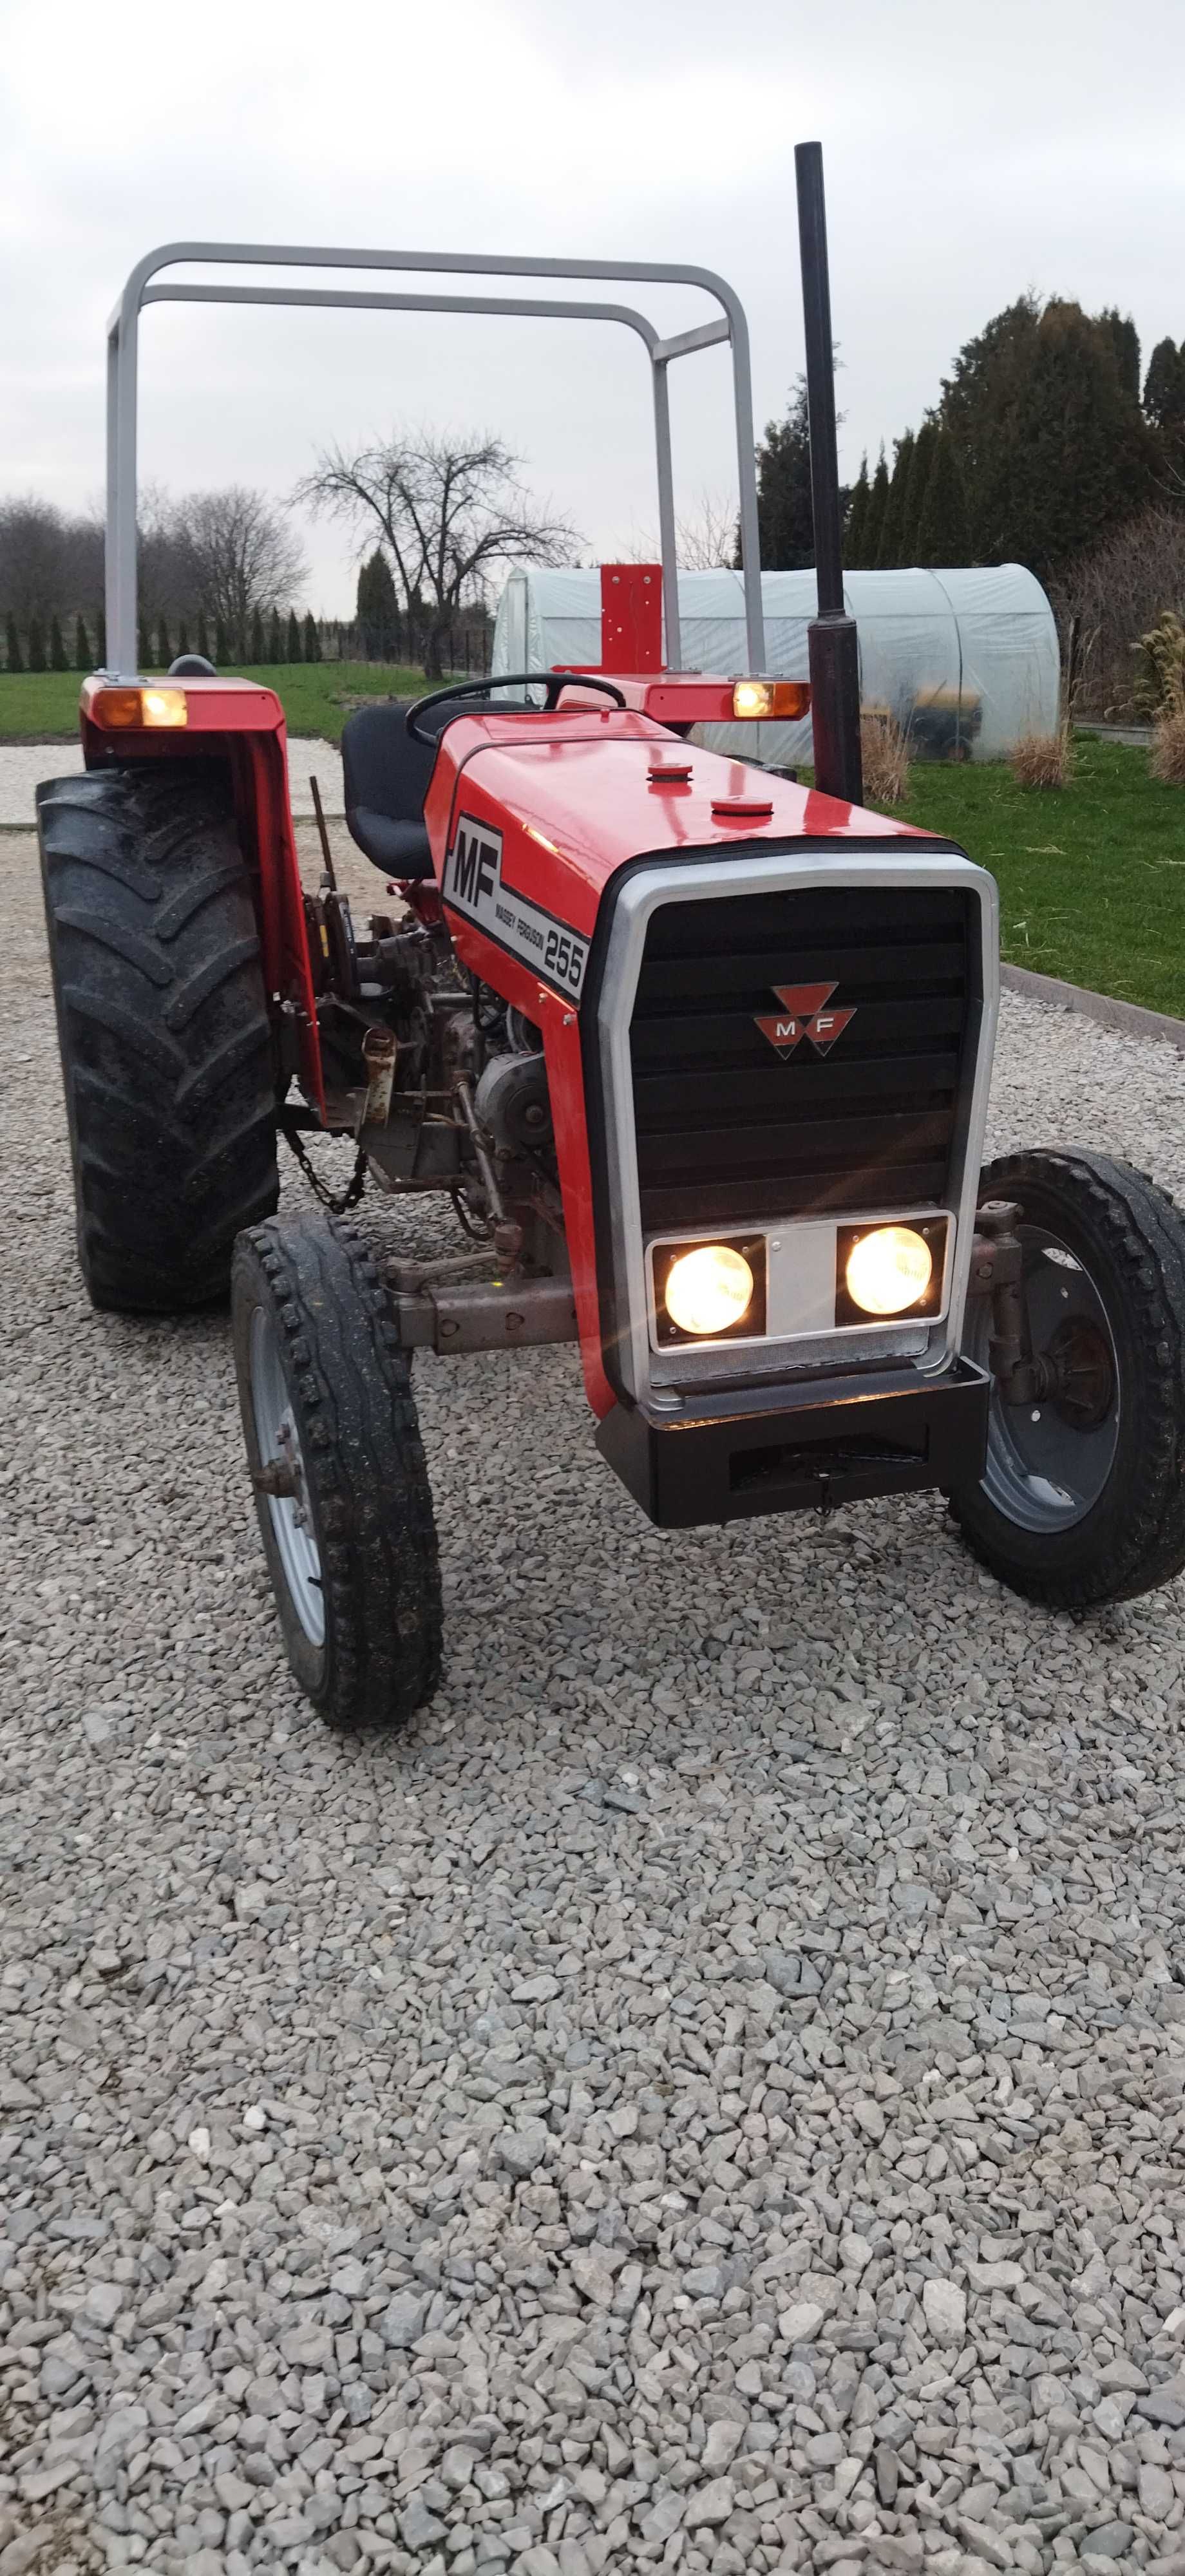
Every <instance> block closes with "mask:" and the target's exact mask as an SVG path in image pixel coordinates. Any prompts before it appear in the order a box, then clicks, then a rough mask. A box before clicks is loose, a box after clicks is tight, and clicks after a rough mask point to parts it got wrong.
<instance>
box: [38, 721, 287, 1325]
mask: <svg viewBox="0 0 1185 2576" xmlns="http://www.w3.org/2000/svg"><path fill="white" fill-rule="evenodd" d="M37 829H38V834H39V837H40V842H41V870H42V881H43V886H44V892H45V914H46V924H47V928H48V931H49V953H50V963H51V966H52V969H53V982H54V998H55V1001H56V1003H57V1015H58V1045H59V1048H60V1052H61V1058H62V1079H63V1083H64V1086H65V1093H66V1117H67V1121H68V1123H69V1129H70V1147H71V1153H72V1156H73V1161H74V1199H75V1207H76V1211H77V1221H78V1258H79V1264H80V1266H81V1270H82V1275H83V1278H84V1279H85V1281H86V1285H87V1288H88V1289H89V1291H90V1296H91V1300H92V1303H93V1304H94V1305H96V1306H100V1307H109V1308H114V1309H115V1311H116V1312H122V1313H129V1314H136V1313H140V1314H166V1315H167V1314H173V1313H176V1312H178V1311H179V1310H180V1309H182V1308H185V1307H188V1306H203V1305H208V1304H210V1303H212V1302H213V1301H215V1300H217V1299H219V1298H224V1297H225V1295H226V1292H227V1288H228V1286H229V1284H230V1262H231V1253H232V1251H233V1248H234V1239H235V1236H236V1234H237V1233H238V1232H239V1230H240V1228H241V1227H243V1226H245V1225H253V1224H254V1223H255V1222H256V1220H257V1219H258V1218H259V1217H262V1216H266V1215H267V1214H268V1213H269V1211H270V1210H271V1209H272V1208H274V1206H275V1204H276V1200H277V1198H278V1196H279V1176H278V1172H277V1168H276V1086H275V1078H274V1075H273V1070H272V1049H271V1037H270V1033H269V1028H268V1016H267V1001H266V996H265V992H264V982H263V969H262V965H261V963H260V955H259V940H258V937H257V934H256V926H255V907H254V904H253V902H252V898H251V880H250V876H249V874H248V870H247V862H246V859H245V858H244V856H243V852H242V849H241V847H240V845H239V839H238V835H237V832H236V830H235V824H234V816H233V814H232V811H231V805H230V798H229V793H228V789H227V785H226V779H225V773H224V771H223V770H222V768H221V766H220V764H219V763H217V762H215V761H205V760H153V761H143V762H139V763H137V762H131V761H129V762H128V763H126V764H125V765H122V766H120V767H118V768H116V767H113V768H110V769H91V770H88V771H86V773H85V775H83V776H82V777H74V778H56V779H50V780H49V781H48V782H47V783H46V785H45V786H43V787H39V788H38V790H37Z"/></svg>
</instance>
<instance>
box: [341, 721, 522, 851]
mask: <svg viewBox="0 0 1185 2576" xmlns="http://www.w3.org/2000/svg"><path fill="white" fill-rule="evenodd" d="M529 706H530V701H529V700H528V699H526V698H504V699H502V700H500V701H499V712H501V713H502V714H505V713H506V712H507V710H508V709H510V708H513V709H515V710H516V711H518V712H519V713H521V712H523V711H524V710H527V709H529ZM482 711H483V702H482V700H481V699H480V698H478V699H473V698H462V699H460V700H458V699H456V698H443V699H442V700H441V702H440V705H439V706H436V707H428V708H427V709H426V711H425V713H424V715H423V716H422V717H421V723H422V724H423V726H424V729H425V731H426V732H429V733H431V734H432V736H433V741H432V742H431V743H426V742H417V741H416V739H415V736H414V735H413V734H410V733H409V732H408V730H407V710H406V708H405V707H402V706H399V705H398V704H396V703H393V702H392V700H391V699H389V698H388V699H383V700H380V701H379V703H378V704H377V705H376V706H373V707H359V708H358V710H357V713H356V714H355V715H352V716H350V717H349V718H348V720H347V722H346V723H345V724H344V725H343V727H342V746H341V748H342V769H343V772H344V775H345V784H346V823H347V825H348V827H349V831H350V836H351V838H352V839H353V840H355V841H356V842H357V844H358V847H359V849H360V850H364V851H365V853H366V856H367V858H368V859H372V860H373V862H374V865H375V866H376V868H382V869H383V870H384V872H385V873H386V874H387V875H389V876H400V877H430V876H431V874H432V852H431V850H430V848H429V846H428V835H427V832H426V831H425V829H424V798H425V796H426V795H427V793H428V782H429V780H430V778H431V776H432V771H433V768H434V767H435V763H436V741H437V740H438V739H439V737H440V735H441V734H442V733H443V732H444V728H445V726H446V724H451V722H452V719H453V717H454V716H459V715H473V714H477V713H481V712H482Z"/></svg>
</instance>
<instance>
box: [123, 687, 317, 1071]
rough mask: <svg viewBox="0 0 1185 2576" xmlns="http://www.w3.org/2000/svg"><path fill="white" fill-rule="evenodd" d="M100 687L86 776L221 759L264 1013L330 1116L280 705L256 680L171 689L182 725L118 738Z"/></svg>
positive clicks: (128, 730) (129, 731) (131, 730)
mask: <svg viewBox="0 0 1185 2576" xmlns="http://www.w3.org/2000/svg"><path fill="white" fill-rule="evenodd" d="M104 685H105V683H104V679H103V676H102V675H101V674H100V675H99V677H98V678H96V679H91V680H86V681H84V683H83V688H82V698H81V705H80V711H79V712H80V722H81V730H82V749H83V757H84V759H85V761H86V765H87V768H88V769H96V768H100V767H102V766H104V765H105V764H106V763H107V762H108V761H110V760H112V759H114V760H185V759H203V760H209V759H215V760H217V759H223V760H225V762H226V765H227V769H228V771H229V774H230V786H231V795H232V798H233V802H234V812H235V821H236V823H237V825H238V830H239V837H240V839H241V841H242V845H243V849H244V852H245V854H246V857H247V859H248V862H249V864H250V867H251V870H252V877H253V888H254V894H255V904H256V912H257V916H258V921H259V941H260V947H261V950H262V953H263V971H264V978H265V982H266V986H267V994H268V1006H269V1009H270V1010H271V1011H272V1012H273V1013H275V1012H277V1011H283V1012H285V1013H290V1014H291V1015H292V1018H293V1020H294V1023H295V1029H296V1040H297V1061H298V1065H299V1070H300V1081H301V1087H302V1089H303V1090H304V1092H305V1094H306V1096H307V1097H308V1099H309V1100H310V1101H311V1102H312V1104H313V1106H314V1108H315V1109H316V1110H317V1112H318V1114H319V1116H320V1117H321V1118H324V1117H325V1114H326V1113H325V1085H324V1077H323V1074H322V1068H321V1045H320V1038H319V1036H318V1031H317V1010H316V1001H315V998H314V992H313V978H312V969H311V965H310V960H309V946H308V934H307V931H306V928H305V913H304V892H303V888H302V886H301V882H300V864H299V861H298V858H297V852H296V834H295V831H294V829H293V823H292V805H291V799H290V796H289V791H288V744H287V732H286V728H285V724H284V710H283V708H282V706H281V704H280V701H279V699H278V697H277V696H276V694H275V692H274V690H272V689H264V688H260V687H259V686H258V685H257V684H256V683H255V682H254V681H251V680H238V679H225V680H224V679H221V678H218V679H213V680H201V679H193V680H185V681H184V682H173V681H170V682H169V684H168V685H169V687H170V688H173V687H184V691H185V699H186V714H187V721H186V723H185V724H184V725H178V726H169V727H167V728H165V729H159V728H156V727H152V726H146V727H144V728H143V730H141V729H139V728H138V727H125V726H121V727H120V728H119V730H118V731H115V730H112V729H110V728H108V727H107V726H106V725H104V724H102V723H100V722H98V721H97V720H96V715H95V712H94V710H95V702H96V699H97V698H99V696H100V693H101V692H102V690H103V688H104ZM156 685H159V683H158V684H156Z"/></svg>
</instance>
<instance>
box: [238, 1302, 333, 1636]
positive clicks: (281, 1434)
mask: <svg viewBox="0 0 1185 2576" xmlns="http://www.w3.org/2000/svg"><path fill="white" fill-rule="evenodd" d="M249 1360H250V1375H251V1411H252V1417H253V1420H254V1423H255V1438H256V1442H257V1445H258V1449H259V1458H260V1465H261V1466H262V1467H263V1468H264V1469H265V1470H266V1469H268V1468H272V1467H281V1468H285V1469H289V1470H291V1471H292V1474H293V1476H294V1477H295V1481H296V1492H295V1495H289V1494H268V1493H265V1494H263V1495H262V1496H261V1500H262V1501H264V1502H265V1503H266V1505H267V1510H268V1515H269V1518H270V1521H271V1529H272V1536H273V1538H274V1539H275V1542H276V1549H277V1553H278V1555H279V1559H280V1563H281V1566H282V1567H283V1571H284V1581H285V1584H286V1585H287V1588H288V1594H289V1598H290V1600H291V1602H292V1607H293V1609H294V1610H295V1612H296V1615H297V1618H298V1619H299V1621H300V1624H301V1627H302V1628H303V1630H304V1633H305V1635H306V1637H307V1638H308V1640H309V1643H310V1644H311V1645H314V1646H323V1645H324V1643H325V1594H324V1591H323V1589H322V1582H321V1551H320V1549H319V1547H318V1545H317V1541H316V1536H315V1533H314V1530H313V1520H312V1510H311V1506H310V1503H309V1492H308V1481H307V1478H306V1475H305V1465H304V1452H303V1450H302V1449H301V1445H300V1433H299V1430H298V1429H297V1423H296V1414H295V1411H294V1409H293V1404H292V1397H291V1395H290V1393H289V1391H288V1384H287V1380H286V1378H285V1376H284V1368H283V1363H282V1360H281V1357H280V1345H279V1340H278V1338H277V1334H276V1327H275V1322H274V1319H273V1317H272V1316H271V1314H270V1313H269V1311H268V1309H267V1308H266V1307H264V1306H256V1307H255V1308H254V1310H253V1312H252V1316H251V1337H250V1353H249Z"/></svg>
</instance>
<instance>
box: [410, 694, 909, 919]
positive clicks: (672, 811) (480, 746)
mask: <svg viewBox="0 0 1185 2576" xmlns="http://www.w3.org/2000/svg"><path fill="white" fill-rule="evenodd" d="M754 732H755V733H756V734H758V735H759V733H760V728H759V727H754ZM424 814H425V821H426V823H427V826H428V832H429V837H430V840H431V845H432V855H433V860H434V863H435V867H436V873H437V876H438V879H439V881H440V883H441V886H442V888H443V891H444V897H445V901H446V903H447V904H449V905H450V907H452V906H455V907H456V909H457V910H458V911H459V912H461V913H463V914H467V915H468V917H469V918H470V919H472V920H475V921H476V920H480V921H481V923H482V927H483V928H485V929H486V930H487V931H488V932H489V933H490V934H491V935H493V936H494V937H495V938H496V937H497V935H498V927H499V925H498V918H497V894H501V895H504V896H506V897H509V898H516V897H521V898H525V899H526V900H527V901H528V903H529V904H532V905H534V906H537V907H539V908H540V909H541V910H542V911H543V912H544V913H545V914H547V915H549V916H551V917H553V918H554V919H556V920H557V921H559V922H561V923H562V924H563V925H564V926H565V927H566V928H567V929H569V930H572V931H575V932H577V933H578V934H579V935H580V936H581V937H583V938H584V939H591V937H592V933H593V931H594V929H595V927H596V921H597V913H598V910H599V907H600V902H601V897H602V894H603V892H604V889H605V887H606V886H607V885H608V883H609V881H610V879H611V878H612V877H614V876H615V875H616V873H617V871H618V870H619V869H620V868H622V867H624V866H626V865H628V863H629V862H630V861H631V860H633V859H637V858H641V857H650V856H658V855H662V854H669V855H671V856H672V857H675V856H678V855H679V854H680V853H681V852H687V853H690V852H692V851H694V852H695V853H696V854H697V856H699V857H700V858H703V857H704V856H705V855H707V854H710V853H711V852H713V851H714V850H715V851H718V852H719V854H720V858H721V860H722V862H724V863H727V860H728V858H729V856H730V854H731V853H732V852H733V851H734V850H736V849H737V848H738V846H739V845H740V844H744V846H745V849H746V851H747V852H748V853H749V854H750V855H751V854H752V853H753V851H754V849H755V848H756V849H760V848H762V847H775V846H781V845H783V844H784V843H785V842H787V841H801V840H811V841H819V840H836V841H845V840H850V841H859V842H861V843H867V842H868V841H870V840H872V841H876V840H884V841H886V842H891V841H894V840H900V839H905V838H908V839H909V840H911V841H915V842H916V840H917V839H918V837H919V835H918V833H917V831H916V829H915V828H913V827H911V826H909V825H907V824H902V823H896V822H892V821H889V820H888V819H886V817H885V816H883V815H881V814H873V813H869V812H867V811H865V810H864V808H862V807H860V806H854V805H846V804H842V803H840V802H839V801H838V800H837V799H836V798H834V797H830V796H823V795H820V794H819V793H818V792H817V791H816V790H815V789H814V788H807V787H800V786H798V785H796V784H795V783H794V782H793V781H792V780H790V779H785V778H778V777H775V776H774V775H773V774H772V773H771V772H770V771H768V770H764V769H761V768H760V767H758V766H757V764H756V763H755V762H749V761H742V760H732V759H727V758H725V757H723V756H722V755H721V754H719V753H717V752H711V751H704V750H701V749H700V748H699V746H698V745H696V744H694V743H691V742H684V741H681V740H680V739H679V737H678V736H677V735H673V734H672V733H671V732H670V731H669V730H668V728H667V727H666V726H664V725H661V724H658V723H656V722H655V721H654V720H653V718H651V717H650V716H648V715H646V714H643V713H641V712H639V711H635V710H634V709H632V708H631V709H621V710H619V709H616V708H614V709H610V710H608V711H606V712H605V713H600V712H596V713H594V712H593V711H591V710H589V711H588V712H587V713H586V712H583V711H576V710H572V711H566V710H565V709H563V708H561V709H559V710H558V711H557V712H556V714H554V715H550V716H545V715H542V714H540V715H524V714H522V713H516V714H513V715H512V714H506V715H501V714H499V713H497V712H496V711H494V710H490V711H488V712H486V711H483V712H482V714H481V715H476V716H462V717H457V718H456V719H455V720H454V721H453V723H451V724H450V725H449V726H448V727H447V728H446V730H445V732H444V734H443V735H442V738H441V745H440V750H439V753H438V755H437V760H436V767H435V771H434V773H433V777H432V783H431V786H430V788H429V792H428V796H427V799H426V802H425V808H424ZM483 834H484V835H486V836H487V838H488V845H489V847H490V848H491V849H493V848H494V846H495V843H496V880H497V884H496V889H495V885H494V883H493V882H492V871H493V868H494V862H493V860H492V859H490V860H487V861H486V863H485V864H484V866H483V864H482V862H481V860H480V858H479V859H478V860H477V861H476V863H475V864H474V865H473V867H472V868H471V866H470V858H471V852H472V847H473V842H474V837H475V836H476V839H477V841H479V842H480V840H481V838H482V835H483ZM507 908H509V906H508V907H507ZM501 926H502V928H503V929H505V928H507V927H508V925H507V924H505V923H503V924H502V925H501ZM520 953H522V954H523V956H524V962H530V960H529V958H528V957H527V954H526V951H525V949H523V950H521V952H520Z"/></svg>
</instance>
